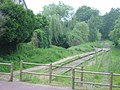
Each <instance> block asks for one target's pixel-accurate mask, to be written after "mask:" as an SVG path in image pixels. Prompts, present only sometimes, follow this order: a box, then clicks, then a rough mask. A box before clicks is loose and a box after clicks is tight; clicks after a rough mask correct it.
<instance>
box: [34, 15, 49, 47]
mask: <svg viewBox="0 0 120 90" xmlns="http://www.w3.org/2000/svg"><path fill="white" fill-rule="evenodd" d="M48 27H49V22H48V20H47V18H46V17H45V16H43V15H41V14H37V15H36V17H35V29H36V30H35V32H34V36H33V37H34V42H35V44H38V45H37V46H38V47H39V48H47V47H50V37H49V29H48ZM36 39H37V40H36Z"/></svg>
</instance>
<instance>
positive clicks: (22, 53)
mask: <svg viewBox="0 0 120 90" xmlns="http://www.w3.org/2000/svg"><path fill="white" fill-rule="evenodd" d="M100 45H101V44H99V42H91V43H85V44H81V45H78V46H73V47H71V48H68V49H65V48H62V47H57V46H51V48H45V49H43V48H35V47H33V45H32V43H27V44H21V45H20V46H19V48H18V50H17V51H16V52H14V53H12V54H10V55H6V56H1V57H0V62H14V69H15V70H18V69H19V62H20V60H24V61H27V62H34V63H41V64H46V63H50V62H55V61H58V60H60V59H62V58H65V57H68V56H72V55H75V54H79V53H82V52H88V51H92V50H94V47H100ZM0 67H2V68H0V71H9V69H8V68H6V67H4V66H0ZM26 68H29V67H26Z"/></svg>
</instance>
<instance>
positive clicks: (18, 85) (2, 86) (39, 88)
mask: <svg viewBox="0 0 120 90" xmlns="http://www.w3.org/2000/svg"><path fill="white" fill-rule="evenodd" d="M0 90H72V89H70V88H63V87H55V86H45V85H34V84H28V83H22V82H5V81H0Z"/></svg>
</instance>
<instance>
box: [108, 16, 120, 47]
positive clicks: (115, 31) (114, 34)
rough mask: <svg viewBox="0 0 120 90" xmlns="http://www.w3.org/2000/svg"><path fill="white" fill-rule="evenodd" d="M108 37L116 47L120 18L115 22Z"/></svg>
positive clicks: (119, 42) (119, 38)
mask: <svg viewBox="0 0 120 90" xmlns="http://www.w3.org/2000/svg"><path fill="white" fill-rule="evenodd" d="M109 36H110V39H111V40H112V41H113V42H114V44H115V45H116V46H119V45H120V17H119V18H118V20H116V23H115V26H114V29H113V31H111V32H110V35H109Z"/></svg>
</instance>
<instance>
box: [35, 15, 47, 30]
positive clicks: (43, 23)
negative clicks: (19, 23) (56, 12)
mask: <svg viewBox="0 0 120 90" xmlns="http://www.w3.org/2000/svg"><path fill="white" fill-rule="evenodd" d="M48 26H49V21H48V19H47V18H46V16H44V15H42V14H37V15H36V16H35V29H45V28H46V27H48Z"/></svg>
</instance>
